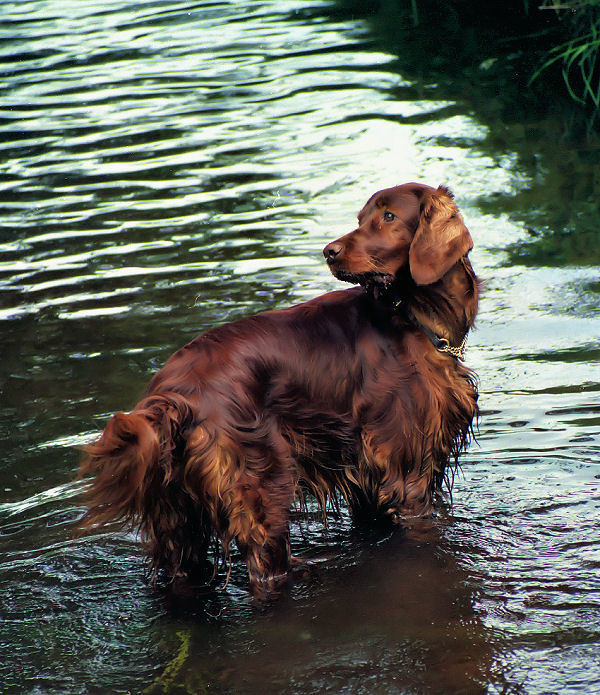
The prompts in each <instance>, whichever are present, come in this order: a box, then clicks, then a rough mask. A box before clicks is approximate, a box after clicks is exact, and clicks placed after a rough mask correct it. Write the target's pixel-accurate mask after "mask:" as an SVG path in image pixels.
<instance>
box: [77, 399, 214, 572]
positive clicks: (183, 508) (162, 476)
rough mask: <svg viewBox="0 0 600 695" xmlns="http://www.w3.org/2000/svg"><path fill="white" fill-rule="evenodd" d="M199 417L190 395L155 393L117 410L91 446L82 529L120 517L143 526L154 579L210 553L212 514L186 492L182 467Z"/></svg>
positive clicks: (122, 522)
mask: <svg viewBox="0 0 600 695" xmlns="http://www.w3.org/2000/svg"><path fill="white" fill-rule="evenodd" d="M193 420H194V413H193V410H192V408H191V406H190V403H189V401H188V400H187V399H186V398H185V397H183V396H181V395H180V394H177V393H174V392H168V393H162V394H156V395H152V396H149V397H147V398H145V399H144V400H142V401H141V402H140V403H138V405H137V406H136V408H135V409H134V410H133V411H132V412H131V413H117V414H116V415H113V417H112V418H111V419H110V420H109V422H108V424H107V425H106V428H105V429H104V432H103V433H102V434H101V435H100V437H99V439H98V440H97V441H96V442H93V443H92V444H89V445H87V446H85V447H84V448H83V451H84V457H83V460H82V463H81V470H80V474H81V476H93V477H92V480H91V481H90V484H89V485H88V487H87V488H86V489H85V491H84V493H83V496H84V501H85V503H86V505H87V507H88V510H87V512H86V514H85V515H84V516H83V518H82V519H81V520H80V522H79V525H78V530H79V531H80V532H85V531H88V530H91V529H96V528H99V527H102V526H104V525H106V524H111V523H115V522H116V524H117V525H118V526H120V527H128V528H131V529H138V530H139V532H140V536H141V539H142V542H143V543H144V546H145V548H146V551H147V552H148V554H149V557H150V566H151V569H152V571H153V576H154V577H156V573H157V571H158V570H159V569H161V568H164V569H166V570H167V571H168V573H169V574H170V575H172V576H176V575H177V574H179V573H181V571H185V568H186V566H194V565H197V564H199V563H200V562H201V561H202V560H203V558H204V556H205V554H206V549H207V545H208V541H209V538H208V535H207V530H206V524H204V523H203V519H204V514H203V511H202V509H198V508H197V505H196V503H195V502H194V500H193V499H192V498H191V497H190V496H189V495H188V494H187V493H186V492H185V489H184V486H183V484H182V479H183V466H182V465H178V462H179V461H180V460H181V455H182V453H183V448H184V446H185V438H184V436H183V434H184V432H185V430H186V429H187V428H188V427H190V426H191V425H192V424H193ZM190 538H194V539H195V540H194V543H193V545H190V543H189V539H190ZM183 539H186V542H185V543H183Z"/></svg>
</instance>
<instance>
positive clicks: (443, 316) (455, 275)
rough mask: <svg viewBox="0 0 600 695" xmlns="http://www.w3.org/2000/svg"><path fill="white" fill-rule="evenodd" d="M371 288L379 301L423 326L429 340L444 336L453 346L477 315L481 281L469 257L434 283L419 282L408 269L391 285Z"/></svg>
mask: <svg viewBox="0 0 600 695" xmlns="http://www.w3.org/2000/svg"><path fill="white" fill-rule="evenodd" d="M369 289H370V291H371V292H372V294H373V296H374V298H375V299H376V300H377V301H381V302H384V303H386V304H388V305H389V306H390V308H392V309H393V310H394V311H396V312H397V313H399V314H400V315H402V314H404V315H405V316H407V317H408V318H409V320H410V321H411V322H413V323H415V324H416V325H418V326H421V327H423V329H424V331H425V332H426V333H427V334H428V337H430V339H432V338H431V336H436V337H437V338H443V339H445V340H447V341H448V343H449V344H450V345H451V346H453V347H454V346H459V345H460V344H461V343H462V342H463V340H464V339H465V337H466V335H467V334H468V332H469V330H470V329H471V327H472V326H473V323H474V321H475V315H476V314H477V306H478V300H479V280H478V279H477V277H476V276H475V273H474V272H473V268H472V267H471V263H470V262H469V259H468V258H467V257H466V256H465V257H463V258H461V259H460V260H459V261H458V262H457V263H456V264H455V265H454V266H453V267H452V268H451V269H450V270H449V271H448V272H447V273H446V274H445V275H444V276H443V277H442V278H441V279H440V280H438V281H437V282H435V283H433V284H431V285H417V284H416V283H415V281H414V280H413V279H412V277H411V275H410V272H409V271H408V268H407V269H403V271H401V272H400V273H399V274H398V275H397V277H396V279H395V281H394V282H393V283H391V284H390V285H389V286H387V287H381V286H380V287H372V288H369Z"/></svg>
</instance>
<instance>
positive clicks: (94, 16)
mask: <svg viewBox="0 0 600 695" xmlns="http://www.w3.org/2000/svg"><path fill="white" fill-rule="evenodd" d="M389 6H390V7H391V4H390V5H389ZM2 10H3V19H4V22H5V30H6V32H7V34H8V35H9V36H10V37H12V39H13V41H12V43H10V44H9V43H6V44H5V45H4V47H3V48H2V49H1V50H0V55H1V61H2V70H1V72H0V94H1V95H2V104H3V106H2V108H1V109H0V139H1V142H0V157H2V161H3V167H2V170H1V172H0V208H1V210H2V213H3V215H2V222H1V223H0V320H1V326H2V341H1V346H0V347H1V350H2V359H1V360H0V381H1V384H2V386H1V388H2V401H1V403H0V429H1V431H2V434H3V436H4V446H3V453H4V457H3V458H4V460H3V463H2V466H1V468H0V550H1V552H2V556H1V557H0V591H1V592H2V595H3V597H4V600H3V602H2V606H1V607H0V615H1V618H2V620H1V622H0V652H1V653H2V659H1V660H0V674H1V676H0V679H1V681H2V683H3V692H6V693H10V692H15V693H23V692H41V691H52V692H69V693H77V692H108V691H111V692H120V691H122V692H126V691H131V692H143V691H144V689H146V688H148V689H149V690H148V692H186V691H187V692H198V691H200V692H202V691H203V689H204V690H207V689H210V690H212V691H214V690H216V691H217V692H219V691H220V692H250V693H251V692H255V691H258V690H259V689H261V690H263V691H264V690H265V689H266V688H267V686H266V685H265V684H269V687H270V684H271V683H272V684H273V687H275V688H279V689H280V690H281V691H282V692H286V691H291V690H294V692H299V693H302V692H317V691H319V692H321V691H325V692H328V691H329V692H349V691H351V692H369V693H377V692H386V693H390V692H392V693H393V692H431V693H437V692H439V693H450V692H465V693H468V692H474V693H477V692H507V693H510V692H515V693H518V692H527V693H544V692H551V691H560V692H563V693H568V692H578V693H579V692H586V691H587V692H594V690H598V689H599V688H600V674H599V673H598V672H597V669H595V668H594V664H596V663H598V653H599V652H598V649H599V648H598V645H599V644H600V635H599V634H598V628H597V625H598V620H599V618H600V614H599V612H598V605H600V570H599V564H598V553H597V544H596V542H595V539H596V537H597V524H598V518H599V513H600V512H599V505H598V501H597V500H598V492H599V489H600V483H599V481H598V475H600V474H599V473H598V464H597V461H598V437H599V433H600V423H599V420H598V409H597V402H598V393H599V392H600V368H599V366H598V349H597V348H598V346H597V342H598V341H597V336H598V312H599V311H600V293H599V289H598V277H597V268H595V266H593V265H591V264H592V263H593V260H594V259H595V258H596V256H595V253H596V251H595V250H594V249H595V248H596V247H595V246H594V244H595V243H596V241H595V237H594V238H592V237H590V231H589V230H590V229H592V231H593V229H595V227H590V226H589V224H588V222H589V220H590V219H595V218H594V215H595V210H596V208H594V207H593V206H594V204H595V200H596V198H597V196H596V198H594V196H595V193H596V192H597V190H596V188H597V186H596V183H597V181H596V179H597V176H596V173H595V169H594V170H592V169H590V166H591V163H592V162H593V160H594V156H595V153H596V151H595V150H594V149H590V150H589V152H588V153H587V154H586V153H585V152H583V151H582V150H581V149H580V148H573V146H572V145H571V144H569V143H568V142H567V140H565V139H562V140H561V141H560V145H557V144H556V141H557V138H556V137H554V135H553V133H555V132H556V130H555V128H556V123H557V122H556V121H552V119H545V120H543V121H542V120H541V119H538V121H537V125H535V128H534V127H530V126H531V125H532V124H531V122H529V124H528V125H527V127H524V126H523V122H524V121H525V117H526V114H527V113H528V112H527V108H526V107H527V104H521V105H518V109H516V108H515V100H514V99H512V98H511V89H512V87H511V85H510V84H508V83H503V82H501V81H499V82H494V80H495V79H496V78H497V77H498V75H497V73H494V71H493V70H490V69H487V71H485V80H483V82H486V83H487V89H488V91H486V90H485V89H483V88H482V90H481V91H479V88H480V87H482V81H481V80H479V81H477V80H475V79H472V78H474V76H475V73H473V72H467V73H464V70H463V65H462V64H457V66H456V69H455V70H453V71H451V73H448V72H446V73H445V72H444V70H443V69H442V67H440V66H439V65H437V66H435V65H432V63H431V60H429V62H428V63H424V62H423V60H424V57H427V58H428V59H430V58H433V57H434V56H435V50H431V51H429V53H427V51H428V50H429V49H428V48H427V46H428V45H429V46H431V44H427V43H423V44H422V45H420V44H419V41H418V40H416V37H413V38H411V39H410V41H407V43H405V44H403V45H402V46H401V45H399V43H398V41H396V39H397V38H398V36H399V32H398V26H397V24H394V23H393V22H388V23H387V25H381V24H377V23H376V22H374V21H373V18H371V17H369V16H367V17H366V18H360V16H359V14H358V12H356V13H355V16H354V17H352V16H350V15H348V14H347V13H344V12H340V10H339V4H336V5H335V6H334V5H331V4H330V3H326V2H321V1H320V0H319V1H318V2H312V1H311V2H305V1H304V0H285V1H284V2H280V1H278V2H275V1H271V0H265V1H264V2H261V3H260V4H258V5H257V4H256V3H254V4H249V3H244V2H238V3H235V4H232V3H225V2H213V3H197V4H183V5H182V4H175V3H170V2H166V1H163V0H153V1H152V2H142V3H138V4H137V5H131V4H127V3H126V2H121V1H120V0H113V1H111V2H95V3H94V2H92V3H91V4H90V3H89V2H88V3H85V4H82V3H79V2H61V3H58V2H56V1H55V0H24V1H23V2H9V3H4V4H3V6H2ZM382 36H383V37H387V38H386V40H385V41H384V40H382ZM403 36H406V34H403ZM457 37H458V34H455V35H454V36H453V40H452V41H451V42H449V43H448V44H447V46H448V47H450V48H451V47H456V45H457V43H456V40H457ZM392 38H394V42H391V39H392ZM434 38H435V37H434ZM431 40H434V39H431ZM435 41H436V42H437V43H436V45H440V42H439V38H435ZM408 46H410V51H409V50H408ZM450 48H449V50H450ZM436 50H437V49H436ZM444 50H445V49H444ZM426 54H427V55H426ZM420 63H422V64H423V65H427V66H428V69H427V73H426V74H422V73H423V70H421V72H420V73H419V71H414V70H413V68H414V66H415V65H417V66H418V65H419V64H420ZM411 66H412V67H411ZM488 67H489V66H488ZM477 71H479V68H477V70H476V72H477ZM463 73H464V74H463ZM481 74H482V73H481V71H479V76H480V77H481ZM483 86H484V87H485V85H483ZM490 89H491V90H495V92H496V94H495V96H494V97H493V99H492V98H491V97H490V96H489V95H490V91H489V90H490ZM513 94H514V92H513ZM521 107H522V108H521ZM529 113H531V112H529ZM535 118H537V116H536V117H535ZM535 118H534V120H535ZM538 126H539V127H538ZM553 128H554V130H553ZM565 162H568V166H565V164H564V163H565ZM414 179H417V180H424V181H427V182H430V183H440V182H444V183H449V184H450V185H451V187H452V188H453V190H454V191H455V193H456V195H457V198H458V200H459V202H460V207H461V209H462V210H463V211H464V213H465V216H466V217H467V219H468V222H469V228H470V230H471V232H472V234H473V236H474V238H475V243H476V247H475V251H474V259H473V260H474V265H475V267H476V268H477V269H478V272H479V273H480V274H481V275H482V276H483V277H484V278H485V279H486V292H485V296H484V300H483V303H482V311H481V315H480V318H479V324H478V326H479V327H478V330H477V331H476V332H475V334H474V335H473V338H472V340H471V345H470V348H469V353H468V361H469V364H470V365H472V366H473V367H475V368H476V370H477V371H478V372H479V375H480V378H481V384H482V398H481V404H482V409H483V417H482V421H481V423H480V434H479V438H478V439H479V443H478V445H477V446H475V447H473V448H472V449H471V452H470V454H469V455H468V456H467V457H465V459H464V461H463V470H462V475H461V474H460V473H459V474H458V475H457V477H456V481H455V488H454V507H453V511H452V513H451V514H450V513H444V514H442V516H441V517H440V518H438V519H437V520H436V521H435V523H434V527H433V529H431V531H430V532H429V533H430V534H432V535H427V536H426V537H416V536H414V535H409V536H408V537H401V536H399V535H398V536H392V537H384V536H380V535H378V534H377V532H375V531H374V532H372V534H371V535H369V534H368V533H367V534H366V535H360V533H358V531H356V530H355V529H353V528H352V527H351V525H350V524H349V523H348V521H347V520H345V519H341V520H338V519H335V518H332V519H331V522H330V528H329V530H328V531H326V530H324V529H323V528H322V527H321V526H320V525H318V524H316V523H315V524H313V523H312V522H310V521H309V523H308V525H306V524H300V523H299V525H298V527H297V528H296V530H295V537H294V550H295V552H297V553H300V554H303V555H304V556H308V557H314V556H317V557H318V558H319V559H320V561H318V562H317V561H315V562H313V568H312V571H311V572H310V573H309V575H308V576H305V577H298V578H297V581H296V583H295V584H294V586H293V588H292V590H291V593H290V596H289V597H288V598H287V599H286V600H284V601H282V602H281V603H280V604H277V605H276V606H275V607H273V609H272V610H271V611H268V612H266V613H259V612H257V611H256V610H255V609H254V608H253V607H252V605H251V604H250V602H249V599H248V596H247V591H246V587H247V580H246V576H245V570H244V568H243V566H242V565H241V563H238V564H236V565H235V566H234V572H233V576H232V583H231V584H230V586H229V587H228V589H227V591H225V592H223V593H215V594H212V595H210V596H202V597H200V598H198V597H195V598H189V597H187V598H186V597H179V598H175V597H171V598H170V599H169V598H167V596H166V595H164V594H162V593H161V592H157V591H155V590H153V589H151V588H150V587H148V586H146V584H145V583H144V567H143V564H142V559H141V554H140V551H139V546H138V544H137V542H136V540H135V539H134V538H133V537H130V536H127V535H125V536H123V535H111V534H103V535H99V536H95V537H90V538H86V539H80V540H73V538H72V535H71V533H72V527H73V522H74V520H75V518H76V517H77V516H78V515H79V514H80V512H81V510H80V508H79V507H78V504H79V503H78V500H77V498H76V492H77V488H76V486H75V485H74V484H72V483H70V482H68V481H70V480H72V479H73V475H74V470H75V468H76V465H77V453H76V452H75V451H73V447H74V446H76V445H78V444H81V443H83V442H84V441H86V440H87V439H88V438H89V437H90V436H91V435H92V434H93V433H94V432H95V431H97V429H98V428H99V427H100V426H102V424H103V423H104V421H105V420H106V418H107V416H108V415H109V414H110V413H112V412H114V411H115V410H118V409H128V408H130V407H131V406H132V404H133V403H134V402H135V400H136V395H137V394H138V393H139V392H140V391H141V390H142V389H143V387H144V385H145V383H146V382H147V379H148V378H149V376H150V375H151V374H152V373H153V372H154V371H155V370H156V369H158V368H159V367H160V366H161V365H162V363H163V362H164V360H165V358H166V357H167V356H168V355H169V354H170V353H171V352H172V351H173V350H174V349H176V348H178V347H179V346H181V345H182V344H184V343H185V342H186V341H187V340H189V339H191V338H193V337H194V336H195V335H197V334H198V333H199V332H201V331H202V330H205V329H207V328H209V327H211V326H214V325H216V324H218V323H221V322H223V321H227V320H231V319H235V318H238V317H240V316H242V315H246V314H248V313H252V312H256V311H260V310H263V309H270V308H276V307H281V306H285V305H287V304H290V303H293V302H297V301H300V300H302V299H305V298H308V297H311V296H315V295H317V294H319V293H321V292H324V291H326V290H328V289H330V288H333V287H335V286H337V283H336V281H334V280H333V278H331V277H330V275H329V273H328V272H327V270H326V268H324V267H323V262H322V256H321V249H322V247H323V246H324V244H325V243H326V242H327V241H329V240H331V239H334V238H337V237H338V236H340V235H341V234H342V233H343V232H345V231H348V230H349V228H350V227H351V226H352V225H353V224H354V216H355V213H356V212H357V210H358V209H359V208H360V206H361V205H362V203H363V202H364V200H365V199H366V198H367V197H368V196H369V195H370V194H371V193H372V192H373V191H374V190H376V189H378V188H382V187H383V186H388V185H390V184H391V183H392V184H393V183H399V182H402V181H407V180H414ZM586 201H587V202H589V203H590V205H589V207H586V204H587V203H586ZM571 227H573V228H574V229H576V230H577V232H578V233H579V232H581V231H583V232H584V234H583V235H582V236H580V237H577V238H578V239H583V240H584V243H585V245H586V246H582V247H581V248H583V251H584V252H585V253H584V252H582V251H581V250H580V248H579V246H578V244H579V241H577V238H576V237H575V236H573V235H572V234H570V233H569V234H567V236H568V237H569V241H568V243H567V245H566V246H565V249H566V252H565V253H568V254H571V249H575V251H576V253H575V255H573V254H571V255H566V256H565V258H567V257H568V258H571V260H573V258H575V260H582V261H585V263H584V264H583V265H581V266H579V267H577V268H574V267H572V266H569V265H567V266H561V267H560V268H556V267H555V268H549V267H548V265H540V263H542V262H543V263H544V264H551V263H552V264H554V263H558V262H559V260H560V258H559V254H558V253H557V252H556V249H555V247H554V246H553V247H547V248H546V247H545V246H544V245H546V244H555V243H559V242H560V243H562V242H561V241H560V240H561V239H562V237H561V234H557V232H560V230H561V229H563V228H564V229H567V228H568V229H570V228H571ZM526 228H530V229H531V230H532V236H531V239H532V240H533V246H528V245H527V244H525V245H523V242H524V241H526V240H527V239H529V238H530V235H529V234H528V232H527V231H526ZM546 230H547V233H546ZM536 235H537V236H536ZM538 251H539V253H540V254H542V255H540V256H539V257H537V256H536V255H535V254H537V253H538ZM515 254H517V255H515ZM515 263H518V264H519V265H515ZM356 534H358V535H356ZM559 667H560V668H559Z"/></svg>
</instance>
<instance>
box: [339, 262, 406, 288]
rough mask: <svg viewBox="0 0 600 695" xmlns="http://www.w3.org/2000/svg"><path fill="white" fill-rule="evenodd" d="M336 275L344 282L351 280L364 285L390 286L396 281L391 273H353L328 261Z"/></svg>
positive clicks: (355, 283) (353, 282)
mask: <svg viewBox="0 0 600 695" xmlns="http://www.w3.org/2000/svg"><path fill="white" fill-rule="evenodd" d="M328 265H329V268H330V270H331V272H332V273H333V275H334V277H336V278H337V279H338V280H342V281H343V282H351V283H352V284H354V285H362V286H363V287H373V286H377V287H384V288H385V287H389V286H390V285H391V284H392V283H393V282H394V276H393V275H390V274H389V273H376V272H366V273H353V272H351V271H349V270H345V269H343V268H336V267H335V266H334V265H333V264H332V263H328Z"/></svg>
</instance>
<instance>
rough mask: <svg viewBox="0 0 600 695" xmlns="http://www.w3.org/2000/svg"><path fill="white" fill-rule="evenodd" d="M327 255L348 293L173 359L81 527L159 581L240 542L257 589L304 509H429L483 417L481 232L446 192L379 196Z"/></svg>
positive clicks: (126, 432)
mask: <svg viewBox="0 0 600 695" xmlns="http://www.w3.org/2000/svg"><path fill="white" fill-rule="evenodd" d="M358 222H359V225H358V227H357V228H356V229H355V230H354V231H352V232H350V233H349V234H346V235H345V236H343V237H341V238H340V239H338V240H337V241H333V242H331V243H330V244H328V245H327V246H326V247H325V249H324V255H325V259H326V261H327V264H328V265H329V267H330V269H331V272H332V273H333V274H334V276H335V277H336V278H339V279H340V280H345V281H348V282H351V283H355V284H357V285H358V286H356V287H352V288H350V289H345V290H338V291H335V292H330V293H328V294H325V295H323V296H321V297H317V298H316V299H312V300H310V301H307V302H304V303H302V304H299V305H297V306H293V307H290V308H287V309H283V310H279V311H268V312H265V313H262V314H259V315H257V316H251V317H249V318H244V319H242V320H240V321H236V322H235V323H229V324H225V325H223V326H220V327H218V328H214V329H212V330H210V331H208V332H207V333H205V334H204V335H201V336H199V337H197V338H196V339H195V340H193V341H192V342H191V343H189V344H188V345H186V346H185V347H183V348H181V349H180V350H178V351H177V352H176V353H175V354H174V355H172V357H171V358H170V359H169V360H168V362H167V363H166V365H165V366H164V367H163V368H162V369H161V370H160V371H159V372H158V373H157V374H156V375H155V376H154V378H153V379H152V380H151V382H150V384H149V386H148V388H147V389H146V394H145V396H144V397H143V399H142V400H141V401H140V402H139V403H138V404H137V405H136V407H135V408H134V409H133V410H132V411H131V412H130V413H117V414H116V415H114V416H113V417H112V418H111V420H110V421H109V422H108V424H107V426H106V429H105V430H104V432H103V433H102V435H101V436H100V438H99V439H98V440H97V441H96V442H95V443H93V444H91V445H89V446H87V447H86V451H85V457H84V460H83V462H82V473H83V474H84V475H88V474H91V475H93V476H94V477H93V480H92V481H91V483H90V485H89V486H88V488H87V491H86V493H85V495H86V503H87V506H88V508H89V509H88V511H87V513H86V515H85V516H84V517H83V519H82V521H81V524H80V526H81V528H82V529H84V530H85V529H90V528H96V527H98V526H102V525H103V524H105V523H108V522H115V521H116V522H120V523H121V524H123V525H127V526H131V527H133V528H137V529H138V530H139V531H140V534H141V539H142V541H143V543H144V546H145V549H146V551H147V553H148V555H149V558H150V566H151V568H152V569H153V571H154V576H156V573H157V572H158V571H159V570H164V571H165V572H166V573H167V576H169V577H171V578H176V577H182V576H183V577H185V576H189V575H191V574H193V573H194V570H195V569H198V568H199V567H201V566H203V565H204V560H205V557H206V554H207V551H208V549H209V546H210V545H211V543H213V542H215V541H217V542H218V544H220V546H221V548H222V553H223V554H224V556H225V557H227V556H228V551H229V548H230V544H231V542H232V541H235V543H236V544H237V546H238V548H239V550H240V552H241V554H242V556H243V557H244V558H245V560H246V562H247V565H248V572H249V576H250V585H251V589H252V590H253V592H254V593H255V594H264V593H265V592H268V591H270V590H271V589H273V588H275V587H276V586H277V585H278V584H279V583H280V582H281V581H282V579H283V578H285V576H287V574H288V572H289V571H290V567H291V563H292V559H291V556H290V541H289V518H290V508H291V507H293V505H294V502H298V501H300V502H302V500H303V499H305V498H304V495H305V494H306V493H309V494H312V495H314V497H315V498H316V499H317V500H318V502H319V503H320V504H321V506H322V507H323V510H324V511H325V508H326V506H327V505H328V503H330V502H331V501H332V500H333V501H335V500H340V499H343V500H345V502H346V503H347V505H348V507H349V508H350V510H351V511H352V512H353V513H355V514H358V515H360V516H363V517H364V516H366V517H367V518H369V517H370V518H376V517H382V518H387V519H389V520H390V521H391V522H392V523H401V522H402V519H403V518H405V517H411V516H414V515H426V514H429V513H430V512H431V511H432V506H433V502H434V497H435V493H436V491H437V490H439V489H440V488H441V486H442V484H443V482H444V480H445V477H446V476H445V469H446V468H447V466H448V465H449V464H452V462H453V461H455V460H456V457H457V456H458V455H459V454H460V453H461V451H463V450H464V448H465V447H466V445H467V443H468V441H469V439H470V434H471V432H472V422H473V418H474V417H475V415H476V413H477V390H476V380H475V376H474V374H473V373H472V372H471V371H470V370H469V369H467V368H466V367H465V366H463V364H462V362H461V360H462V351H463V348H464V344H465V340H466V337H467V334H468V332H469V329H470V328H471V327H472V325H473V321H474V319H475V314H476V312H477V301H478V280H477V278H476V276H475V274H474V272H473V269H472V267H471V264H470V262H469V260H468V258H467V254H468V252H469V250H470V249H471V248H472V246H473V242H472V239H471V236H470V234H469V232H468V230H467V228H466V227H465V225H464V222H463V219H462V217H461V215H460V213H459V211H458V209H457V207H456V205H455V203H454V200H453V196H452V194H451V193H450V191H449V190H448V189H447V188H445V187H439V188H437V189H435V188H431V187H430V186H425V185H422V184H417V183H409V184H404V185H402V186H396V187H394V188H388V189H386V190H383V191H379V192H378V193H375V194H374V195H373V196H372V197H371V198H370V199H369V201H368V202H367V204H366V205H365V206H364V207H363V209H362V210H361V211H360V213H359V215H358Z"/></svg>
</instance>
